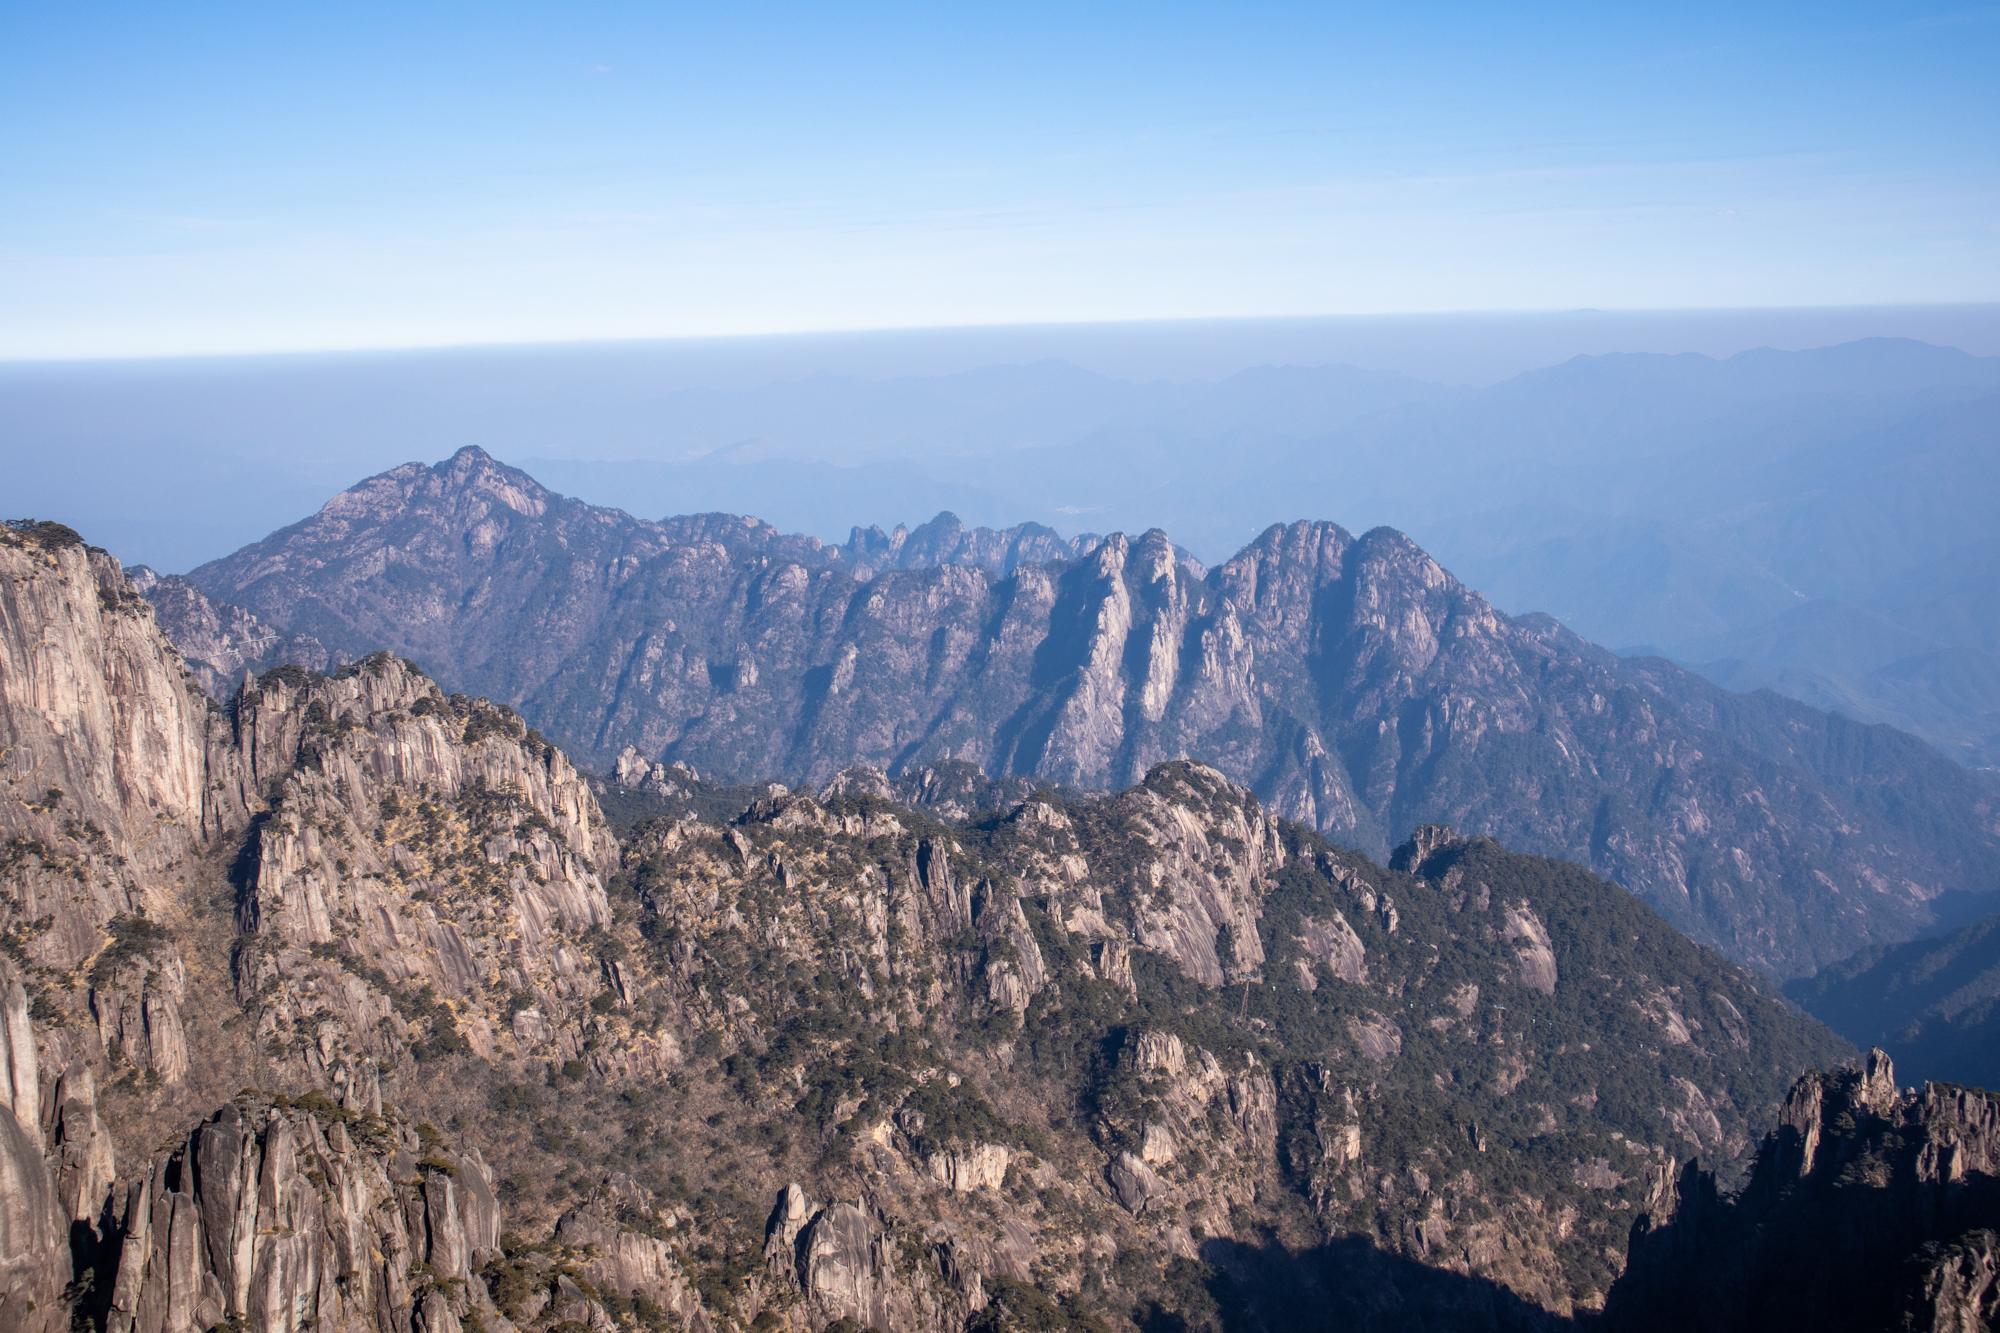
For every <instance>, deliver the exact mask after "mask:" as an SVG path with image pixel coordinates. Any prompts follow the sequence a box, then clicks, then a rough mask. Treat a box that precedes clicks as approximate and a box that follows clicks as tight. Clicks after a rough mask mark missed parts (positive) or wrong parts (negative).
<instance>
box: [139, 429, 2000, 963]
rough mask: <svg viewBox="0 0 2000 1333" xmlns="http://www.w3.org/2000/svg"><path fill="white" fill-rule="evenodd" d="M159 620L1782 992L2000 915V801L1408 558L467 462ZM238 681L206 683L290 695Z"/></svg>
mask: <svg viewBox="0 0 2000 1333" xmlns="http://www.w3.org/2000/svg"><path fill="white" fill-rule="evenodd" d="M161 586H162V587H167V588H171V589H178V590H180V591H179V592H178V593H177V595H176V596H175V597H171V598H168V597H161V596H160V595H159V591H158V589H156V590H155V593H154V595H155V597H156V600H157V604H158V606H159V610H160V615H161V618H162V623H163V624H164V625H165V626H166V627H167V628H168V630H169V631H170V633H173V634H174V635H175V636H176V638H177V639H178V640H179V641H181V642H182V643H183V644H184V645H185V647H186V650H187V651H188V652H189V653H190V655H191V656H193V657H196V658H201V657H202V655H203V653H204V652H211V651H214V650H213V649H212V648H211V647H209V646H207V645H213V644H214V643H215V642H216V637H215V635H214V632H213V628H212V627H213V626H214V624H216V623H218V622H217V619H216V617H218V616H223V615H225V614H227V615H230V616H233V615H234V614H236V613H235V612H233V611H231V612H226V613H225V612H224V611H222V610H219V609H218V606H220V607H237V608H241V609H243V610H245V611H247V612H248V613H249V614H250V615H251V616H252V617H254V619H255V620H256V621H257V622H260V623H261V625H262V626H263V627H264V631H265V632H268V633H272V634H278V633H282V634H285V635H293V636H301V635H302V636H309V638H310V639H311V640H312V641H313V642H314V643H316V644H319V645H325V646H326V648H327V649H328V650H329V651H331V652H332V653H334V654H335V655H337V656H358V655H361V654H363V653H366V652H370V651H374V650H377V649H388V650H392V651H394V652H397V653H400V654H403V655H405V656H407V657H410V658H413V659H415V660H416V661H418V662H420V663H422V664H423V665H424V666H425V667H426V668H427V669H429V670H431V671H433V672H435V673H436V674H437V676H438V677H439V678H440V679H441V680H442V681H444V682H445V683H446V684H447V685H448V686H449V687H451V688H453V689H459V690H465V691H469V692H473V693H479V694H484V695H489V696H491V697H493V698H495V699H498V700H503V701H506V702H508V703H511V704H514V705H516V706H518V707H520V708H521V709H522V711H523V712H524V713H525V714H526V715H527V716H528V718H529V719H530V720H531V721H532V722H534V723H535V725H537V726H538V727H541V728H542V729H543V730H545V731H547V732H548V733H549V734H550V735H552V736H554V737H556V738H557V739H559V740H560V741H561V742H562V743H563V744H565V745H566V746H568V747H570V748H571V749H572V750H573V751H574V752H575V753H576V754H578V755H579V756H580V757H581V758H583V759H584V760H585V761H587V762H589V763H592V764H595V765H596V766H598V767H599V768H600V769H608V768H609V767H610V765H611V763H612V761H613V760H614V759H615V758H616V756H617V755H618V753H619V752H620V751H621V750H622V749H624V748H625V747H626V746H635V747H637V749H638V750H639V751H640V752H641V754H642V755H643V756H644V757H646V758H647V759H667V760H676V761H680V762H683V763H685V764H688V765H691V766H692V767H693V768H694V769H696V770H698V771H700V772H701V773H703V774H705V775H708V776H711V777H716V778H722V779H727V780H749V779H760V778H766V777H774V776H775V777H780V778H784V779H787V780H810V781H823V780H825V779H827V778H830V777H832V776H833V775H834V773H835V772H837V771H838V770H840V769H841V768H844V767H846V766H847V765H849V764H853V763H867V764H873V765H876V766H878V767H880V768H884V769H887V770H890V771H891V772H898V771H901V770H903V769H906V768H909V767H912V766H916V765H922V764H928V763H935V762H939V761H946V760H956V761H968V762H971V763H973V764H975V765H977V766H979V767H980V768H982V769H984V770H986V771H987V772H989V773H993V774H996V775H1022V776H1027V777H1032V778H1035V779H1039V780H1042V781H1046V782H1051V783H1057V784H1062V785H1066V786H1072V787H1082V788H1115V787H1119V786H1123V785H1127V784H1129V783H1131V782H1133V781H1136V780H1137V779H1138V778H1139V777H1140V776H1142V775H1143V774H1144V773H1145V772H1146V771H1147V769H1148V768H1150V767H1151V766H1152V765H1153V764H1155V763H1157V762H1159V761H1162V760H1167V759H1174V758H1179V757H1183V756H1185V757H1193V758H1198V759H1201V760H1203V761H1205V762H1210V763H1213V764H1215V765H1216V766H1217V767H1219V768H1220V769H1222V770H1223V771H1224V772H1226V773H1228V774H1229V775H1231V776H1232V777H1234V778H1236V779H1237V780H1239V781H1242V782H1244V783H1246V784H1248V785H1249V786H1251V787H1252V788H1253V789H1254V790H1256V791H1257V793H1258V794H1259V795H1260V796H1261V797H1262V798H1263V799H1265V800H1266V801H1267V802H1268V803H1269V804H1270V805H1271V806H1272V807H1273V808H1274V809H1276V810H1277V811H1278V812H1279V813H1281V814H1284V815H1287V816H1290V817H1293V818H1297V819H1301V820H1304V821H1306V822H1308V823H1310V824H1312V825H1314V826H1315V827H1317V828H1319V829H1321V830H1323V831H1325V832H1327V833H1328V834H1330V835H1332V836H1334V837H1335V838H1337V839H1339V840H1341V841H1344V842H1347V843H1349V844H1351V845H1354V846H1357V847H1360V848H1362V849H1364V850H1367V851H1370V852H1372V853H1374V854H1377V855H1380V854H1384V853H1386V851H1387V849H1388V847H1389V846H1391V845H1393V843H1394V842H1396V841H1398V840H1400V839H1401V838H1402V837H1403V836H1405V835H1406V834H1407V832H1408V831H1409V830H1410V829H1411V828H1413V827H1415V826H1416V825H1418V824H1422V823H1427V822H1434V821H1444V822H1451V823H1454V824H1456V825H1458V826H1459V827H1463V828H1470V829H1476V830H1480V831H1483V832H1488V833H1492V834H1494V835H1495V836H1498V837H1500V838H1502V839H1504V840H1507V841H1509V842H1512V843H1514V844H1516V845H1519V846H1521V847H1523V848H1526V849H1530V850H1535V851H1539V852H1544V853H1548V854H1553V855H1560V856H1565V857H1569V858H1573V859H1576V860H1580V861H1585V862H1587V863H1588V864H1590V865H1592V866H1593V867H1594V868H1596V869H1597V870H1598V871H1599V872H1600V873H1603V874H1605V875H1607V876H1609V877H1611V878H1615V879H1617V880H1618V881H1619V882H1621V883H1624V884H1626V885H1627V886H1629V887H1631V888H1632V889H1633V890H1635V891H1636V892H1638V893H1640V894H1641V895H1642V896H1643V897H1645V898H1646V899H1647V900H1648V901H1650V902H1652V903H1653V904H1654V905H1655V906H1657V907H1658V908H1659V909H1660V910H1661V911H1662V912H1663V913H1664V914H1665V915H1666V916H1667V917H1668V918H1669V919H1670V920H1672V921H1673V922H1675V923H1676V924H1677V925H1680V926H1681V927H1682V928H1684V929H1686V930H1688V931H1689V932H1690V933H1692V934H1693V935H1694V936H1695V937H1696V938H1698V939H1701V940H1704V941H1706V942H1710V943H1713V944H1715V945H1717V946H1718V947H1720V948H1722V949H1723V950H1724V951H1726V952H1728V953H1731V954H1733V955H1734V956H1735V957H1737V958H1739V959H1742V960H1745V961H1749V962H1752V963H1755V964H1757V965H1759V966H1762V967H1765V968H1768V969H1770V970H1772V971H1774V972H1777V973H1779V974H1786V975H1796V974H1800V973H1805V972H1810V971H1813V970H1815V969H1817V968H1819V967H1821V966H1823V965H1825V964H1827V963H1830V962H1832V961H1834V960H1836V959H1839V958H1842V957H1845V956H1846V955H1848V954H1850V953H1852V952H1853V951H1854V950H1856V949H1858V948H1860V947H1862V946H1864V945H1867V944H1870V943H1876V942H1888V941H1898V940H1902V939H1907V938H1909V937H1910V936H1912V935H1915V934H1917V933H1919V932H1921V931H1923V930H1925V929H1928V928H1930V927H1931V926H1933V925H1934V924H1936V923H1937V922H1938V921H1940V919H1941V914H1949V913H1954V912H1957V913H1963V912H1965V911H1966V910H1968V908H1967V904H1970V903H1972V902H1975V901H1977V899H1978V898H1979V896H1980V895H1984V894H1989V893H1992V892H1994V891H1995V890H2000V836H1996V834H1995V831H1994V817H1995V810H1996V794H1997V793H2000V784H1996V783H1995V782H1993V781H1992V780H1990V779H1987V778H1984V777H1981V776H1979V775H1975V774H1971V773H1968V772H1966V771H1965V770H1963V769H1961V768H1959V767H1957V766H1955V765H1953V764H1951V763H1949V762H1948V761H1946V760H1944V759H1942V758H1941V757H1939V756H1938V755H1937V754H1936V753H1935V752H1934V751H1932V750H1930V749H1929V748H1928V747H1926V746H1924V745H1923V744H1921V743H1920V742H1918V741H1916V740H1914V739H1912V738H1911V737H1908V736H1906V735H1903V734H1901V733H1898V732H1895V731H1893V730H1890V729H1888V728H1885V727H1868V726H1861V725H1857V724H1855V723H1852V722H1849V721H1846V720H1844V719H1842V718H1840V717H1838V716H1834V715H1829V714H1827V713H1824V712H1818V711H1815V710H1813V709H1811V708H1807V707H1804V706H1801V705H1798V704H1794V703H1791V702H1789V701H1786V700H1783V699H1781V698H1779V697H1777V696H1774V695H1770V694H1761V695H1736V694H1731V693H1728V692H1726V691H1724V690H1722V689H1719V688H1717V687H1716V686H1714V685H1712V684H1710V683H1708V682H1707V681H1705V680H1703V679H1701V678H1700V677H1698V676H1695V675H1693V674H1691V673H1689V672H1686V671H1683V670H1680V669H1677V668H1675V667H1673V666H1671V665H1669V664H1667V663H1665V662H1663V661H1659V660H1642V659H1631V660H1628V659H1621V658H1618V657H1616V656H1614V655H1612V654H1610V653H1607V652H1604V651H1603V650H1601V649H1598V648H1595V647H1593V646H1592V645H1590V644H1588V643H1587V642H1585V641H1583V640H1582V639H1579V638H1578V637H1577V636H1575V635H1573V634H1571V633H1569V632H1567V631H1566V630H1564V629H1563V628H1562V627H1561V626H1559V625H1557V624H1556V623H1555V622H1553V621H1551V620H1549V619H1547V618H1546V617H1528V618H1521V619H1515V618H1510V617H1507V616H1504V615H1501V614H1499V613H1498V612H1496V611H1495V610H1494V609H1493V608H1492V607H1491V606H1490V605H1488V604H1487V603H1486V602H1485V601H1484V600H1483V599H1482V598H1481V597H1479V596H1478V595H1477V594H1475V593H1473V592H1471V591H1470V590H1469V589H1467V588H1465V587H1464V586H1463V585H1461V584H1460V583H1459V582H1458V581H1457V580H1456V579H1454V578H1453V577H1452V576H1451V575H1450V574H1448V573H1446V572H1445V570H1444V569H1443V568H1441V567H1440V566H1439V565H1438V564H1437V562H1436V561H1434V560H1433V559H1431V558H1430V557H1429V556H1428V555H1427V554H1425V553H1424V552H1423V551H1422V550H1421V549H1419V548H1418V547H1417V546H1416V545H1415V544H1413V543H1412V542H1411V541H1410V540H1409V539H1407V538H1406V537H1404V536H1402V535H1401V534H1399V533H1396V532H1393V531H1390V530H1387V529H1378V530H1375V531H1371V532H1368V533H1366V534H1364V535H1362V536H1360V537H1354V536H1351V535H1350V534H1348V533H1347V532H1345V531H1344V530H1342V529H1340V528H1338V527H1335V526H1334V525H1332V524H1327V523H1299V524H1293V525H1291V526H1289V527H1274V528H1272V529H1271V530H1269V531H1268V532H1266V533H1265V534H1264V535H1263V536H1262V537H1260V538H1259V539H1258V540H1257V541H1256V542H1254V543H1252V544H1251V545H1250V546H1248V547H1246V548H1245V549H1244V550H1243V551H1242V552H1240V553H1239V554H1237V555H1236V556H1234V557H1232V558H1231V559H1230V560H1228V561H1225V562H1224V563H1222V564H1220V565H1217V566H1215V567H1213V568H1203V567H1202V566H1201V565H1199V564H1198V563H1195V562H1194V561H1192V560H1191V559H1190V558H1189V557H1187V556H1186V555H1185V553H1183V552H1181V551H1180V550H1179V549H1178V548H1177V547H1176V546H1175V545H1174V543H1173V542H1172V541H1171V540H1170V539H1169V538H1168V537H1167V536H1166V535H1164V534H1162V533H1159V532H1148V533H1146V534H1145V535H1143V536H1140V537H1127V536H1122V535H1114V536H1111V537H1108V538H1104V539H1101V540H1095V541H1067V540H1065V539H1063V538H1061V537H1059V536H1057V535H1056V534H1055V533H1054V532H1052V531H1047V530H1043V529H1037V528H1032V527H1029V528H1021V529H1014V530H1006V531H996V530H988V529H968V528H965V527H963V526H962V525H959V524H957V523H956V522H952V521H941V522H939V523H935V524H931V525H927V526H926V527H924V528H920V529H917V530H916V531H914V532H905V531H901V530H899V531H897V532H895V533H882V532H879V531H874V532H857V533H856V534H854V535H853V536H852V537H851V538H850V540H849V541H847V542H845V543H841V544H833V545H829V544H825V543H822V542H819V541H817V540H815V539H812V538H801V537H791V536H785V535H783V534H781V533H779V532H777V531H776V530H775V529H773V528H772V527H770V526H769V525H767V524H763V523H760V522H758V521H756V520H752V519H745V518H737V517H731V516H725V515H703V516H694V517H689V518H682V519H674V520H668V521H664V522H651V521H646V520H641V519H636V518H633V517H631V516H630V515H628V514H626V513H623V512H620V511H617V510H609V509H602V508H597V507H594V506H591V505H588V504H584V503H582V502H580V501H577V500H573V499H569V498H566V497H563V496H561V495H557V494H555V493H553V492H551V491H549V490H547V489H546V488H544V487H542V486H541V485H539V484H538V483H537V482H536V481H535V480H534V479H532V478H531V477H529V476H528V475H526V474H525V473H523V472H520V471H517V470H515V469H512V468H508V467H505V466H503V465H501V464H499V463H496V462H495V461H494V460H493V459H491V458H490V457H488V456H487V455H485V454H484V453H481V452H480V451H477V450H472V449H468V450H463V451H460V452H459V453H458V454H456V455H454V456H453V457H452V458H451V459H450V460H449V461H447V462H445V463H442V464H439V465H438V466H436V467H426V466H423V465H419V464H409V465H406V466H403V467H399V468H396V469H394V470H392V471H390V472H387V473H384V474H382V475H380V476H377V477H374V478H371V479H369V480H367V481H365V482H363V483H361V484H360V485H358V486H356V487H354V488H353V489H351V490H349V491H346V492H343V493H342V494H340V495H339V496H336V497H335V498H334V499H333V500H331V501H329V502H328V503H327V504H326V505H325V506H324V507H323V508H322V509H321V510H320V511H319V512H318V513H317V514H315V515H314V516H313V517H311V518H309V519H307V520H305V521H303V522H301V523H298V524H295V525H293V526H292V527H290V528H286V529H284V530H282V531H280V532H278V533H275V534H273V535H272V536H271V537H269V538H267V539H266V540H264V541H262V542H259V543H255V544H253V545H252V546H249V547H246V548H244V549H243V550H242V551H239V552H237V553H236V554H235V555H232V556H229V557H226V558H225V559H222V560H219V561H215V562H213V563H211V564H208V565H205V566H203V567H201V568H200V569H197V570H196V571H194V572H193V574H192V575H190V576H189V578H188V580H187V581H186V583H185V584H183V583H181V582H180V581H178V580H175V581H169V582H168V583H165V584H162V585H161ZM190 587H191V588H195V589H198V590H199V591H200V593H201V594H203V595H204V596H205V598H207V599H208V600H209V603H210V605H209V606H208V607H207V608H206V609H203V608H200V607H199V606H198V605H197V603H196V601H195V599H192V598H189V597H187V596H186V595H185V590H186V589H187V588H190ZM251 638H252V636H250V635H249V634H248V632H247V631H246V632H245V633H242V634H239V635H238V636H237V639H236V640H234V641H232V642H235V643H244V644H247V643H249V642H251ZM222 651H223V656H224V657H225V659H226V660H221V661H217V660H212V659H209V660H204V661H203V664H202V669H204V670H206V671H208V672H209V673H210V674H211V676H212V677H213V678H217V679H220V678H222V677H228V676H234V675H235V674H236V673H238V672H240V671H241V670H242V669H243V668H244V667H246V666H251V667H254V666H260V665H265V664H267V663H268V661H269V660H270V654H268V653H263V654H260V653H241V652H238V651H237V650H236V649H234V648H233V647H225V648H224V649H223V650H222Z"/></svg>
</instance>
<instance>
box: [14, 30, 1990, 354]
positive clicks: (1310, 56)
mask: <svg viewBox="0 0 2000 1333" xmlns="http://www.w3.org/2000/svg"><path fill="white" fill-rule="evenodd" d="M1996 68H2000V6H1995V5H1975V6H1925V5H1913V6H1898V5H1879V4H1878V5H1866V6H1860V5H1840V4H1833V5H1813V6H1805V5H1799V6H1789V5H1786V6H1778V5H1768V6H1755V5H1728V6H1705V5H1679V6H1665V5H1647V6H1638V5H1630V6H1611V5H1576V6H1552V5H1540V6H1512V5H1477V6H1452V5H1401V6H1394V7H1391V6H1380V7H1376V6H1367V7H1344V6H1337V5H1313V6H1296V7H1294V6H1286V5H1253V4H1240V5H1235V6H1228V7H1223V6H1214V7H1206V6H1204V7H1195V6H1180V5H1173V4H1150V5H1144V6H1136V5H1134V6H1121V5H1065V6H1060V7H1057V6H1048V7H1043V6H1037V5H1027V4H1012V5H1004V6H992V7H987V8H985V9H983V11H982V12H980V13H973V12H971V11H970V9H969V7H956V6H921V7H919V6H909V7H899V6H853V5H850V6H832V5H815V6H801V7H784V6H775V7H756V6H714V5H702V6H675V5H629V6H621V5H589V4H570V5H560V6H558V5H547V6H538V5H518V4H506V3H488V4H479V5H449V4H429V5H419V6H395V7H391V6H381V7H373V6H368V5H363V4H342V5H328V6H307V5H269V4H260V5H232V4H221V3H216V4H170V3H152V4H145V5H129V6H110V5H99V4H92V3H87V2H79V3H72V4H62V5H55V4H40V3H36V4H29V3H23V2H22V0H0V357H46V356H98V355H131V354H157V353H179V352H197V351H259V350H292V349H304V348H322V347H368V346H404V345H428V344H442V343H460V342H487V341H517V340H537V341H539V340H561V339H571V338H598V337H641V336H656V335H685V334H707V333H744V332H769V331H787V330H799V329H843V328H874V327H905V326H928V325H957V324H985V323H1009V322H1023V321H1066V320H1094V319H1144V318H1156V317H1177V316H1209V315H1237V314H1308V313H1346V312H1364V311H1438V310H1491V309H1564V308H1575V307H1586V306H1587V307H1605V308H1664V307H1699V306H1772V305H1825V304H1850V303H1852V304H1860V303H1878V302H1909V301H1915V302H1949V301H1974V300H1993V299H1995V298H2000V147H1996V145H2000V79H1996V78H1995V76H1994V73H1993V71H1994V70H1995V69H1996Z"/></svg>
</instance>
